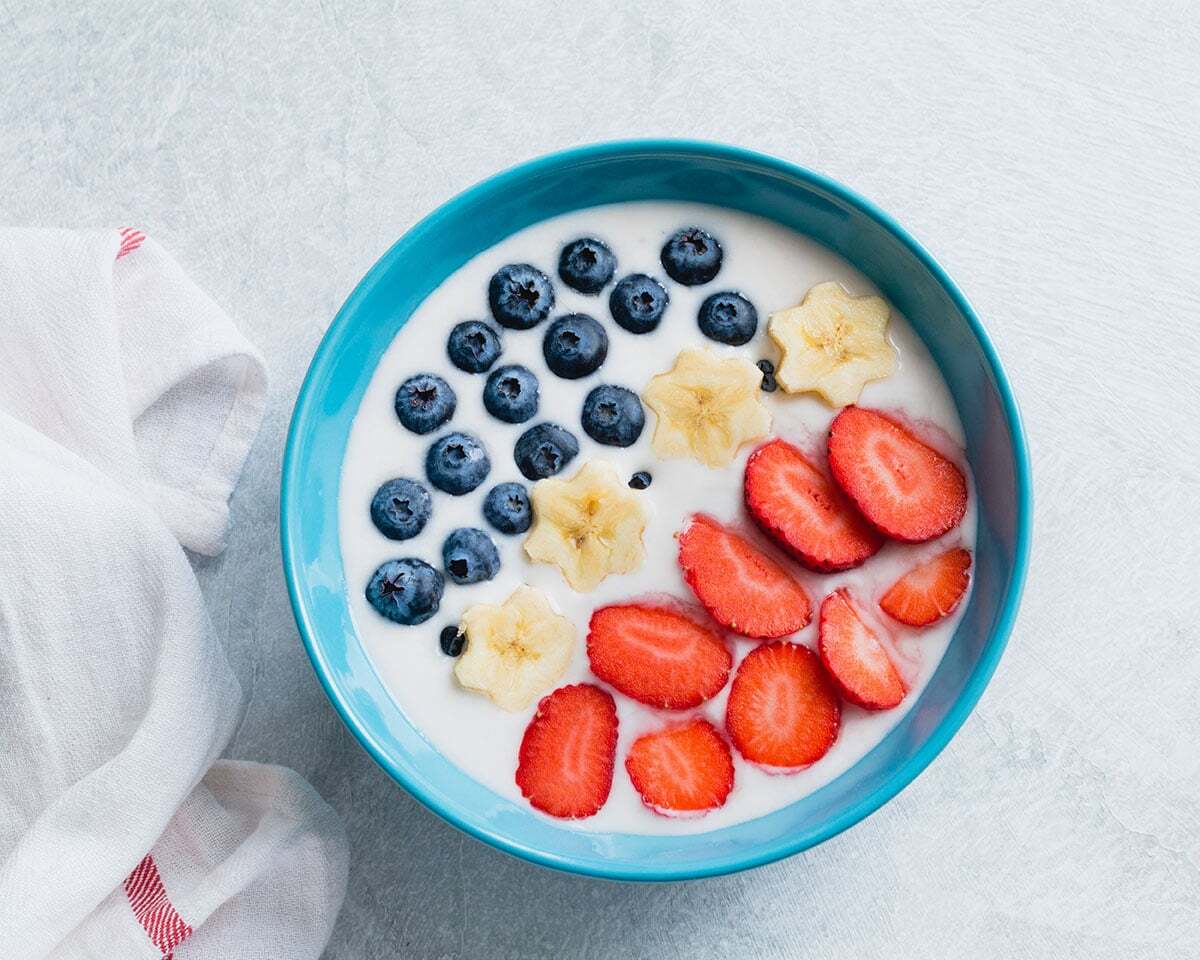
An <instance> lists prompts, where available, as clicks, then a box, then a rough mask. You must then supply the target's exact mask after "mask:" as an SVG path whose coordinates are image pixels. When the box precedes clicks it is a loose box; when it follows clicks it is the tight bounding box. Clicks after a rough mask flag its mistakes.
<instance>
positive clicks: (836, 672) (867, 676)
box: [817, 588, 908, 710]
mask: <svg viewBox="0 0 1200 960" xmlns="http://www.w3.org/2000/svg"><path fill="white" fill-rule="evenodd" d="M817 649H818V650H819V651H820V654H821V661H822V662H823V663H824V664H825V666H826V668H827V669H828V670H829V674H830V676H832V677H833V682H834V683H836V684H837V686H838V689H839V690H840V691H841V693H842V696H843V697H845V698H846V699H847V700H849V701H850V702H851V703H857V704H858V705H859V706H860V707H866V708H867V709H868V710H890V709H891V708H892V707H894V706H896V704H898V703H899V702H900V701H901V700H903V699H904V695H905V694H906V693H907V692H908V687H907V686H906V685H905V683H904V678H903V677H902V676H900V671H899V670H897V669H896V665H895V664H894V663H892V658H891V657H890V656H888V652H887V648H886V647H885V646H884V645H883V642H882V641H881V640H880V639H879V636H878V635H877V634H876V633H875V631H874V630H872V629H871V628H870V627H868V626H867V624H866V622H865V621H864V620H863V618H862V615H861V614H860V613H859V612H858V610H857V609H856V607H855V605H854V601H853V600H852V599H851V598H850V594H849V593H848V592H847V591H846V590H845V589H844V588H843V589H841V590H835V591H834V592H833V593H831V594H830V595H829V596H827V597H826V598H825V599H824V601H822V603H821V627H820V639H819V640H818V642H817Z"/></svg>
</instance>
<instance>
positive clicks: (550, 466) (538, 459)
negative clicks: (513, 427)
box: [513, 423, 579, 480]
mask: <svg viewBox="0 0 1200 960" xmlns="http://www.w3.org/2000/svg"><path fill="white" fill-rule="evenodd" d="M577 453H579V441H578V440H576V439H575V435H574V434H573V433H571V431H570V430H564V429H563V428H562V427H560V426H559V425H558V424H556V423H539V424H536V425H535V426H532V427H530V428H529V429H528V430H526V431H525V432H524V433H523V434H521V436H520V437H518V438H517V442H516V445H515V446H514V447H513V459H514V460H516V462H517V468H518V469H519V470H520V471H521V473H523V474H524V475H525V476H526V478H528V479H530V480H542V479H544V478H546V477H552V476H554V475H555V474H556V473H558V472H559V471H561V470H562V469H563V467H565V466H566V465H567V464H568V463H570V462H571V461H572V460H574V459H575V455H576V454H577Z"/></svg>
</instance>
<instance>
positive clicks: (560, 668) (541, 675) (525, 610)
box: [454, 586, 575, 713]
mask: <svg viewBox="0 0 1200 960" xmlns="http://www.w3.org/2000/svg"><path fill="white" fill-rule="evenodd" d="M459 630H460V631H461V632H462V633H465V634H466V636H467V649H466V650H465V651H464V652H463V654H462V656H461V657H459V658H458V662H457V663H456V664H455V665H454V676H455V677H457V678H458V682H459V684H460V685H462V686H463V687H464V688H466V689H467V690H472V691H474V692H475V693H482V694H485V695H486V696H488V697H490V698H491V700H492V702H493V703H494V704H496V706H498V707H499V708H500V709H501V710H507V711H509V712H510V713H515V712H517V711H520V710H524V709H525V708H526V707H528V706H529V705H530V704H531V703H533V701H534V700H536V699H537V698H538V696H540V695H541V694H542V693H544V692H546V691H547V690H549V689H550V688H551V687H553V686H554V685H555V684H556V683H558V681H559V680H560V679H561V677H562V675H563V673H564V672H565V671H566V669H567V665H568V664H569V663H570V662H571V654H572V652H573V650H574V646H575V624H573V623H572V622H571V621H570V620H568V619H567V618H566V617H564V616H561V615H560V614H557V613H555V612H554V610H553V608H552V607H551V606H550V600H549V598H547V596H546V595H545V594H544V593H542V591H541V590H537V589H535V588H533V587H527V586H521V587H517V589H516V590H514V591H513V593H512V595H511V596H510V597H509V598H508V599H507V600H505V601H504V603H503V604H501V605H500V606H496V605H495V604H487V603H477V604H475V606H473V607H470V608H469V609H468V610H467V612H466V613H464V614H463V617H462V623H461V624H460V625H459Z"/></svg>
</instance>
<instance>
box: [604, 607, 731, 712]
mask: <svg viewBox="0 0 1200 960" xmlns="http://www.w3.org/2000/svg"><path fill="white" fill-rule="evenodd" d="M587 654H588V660H589V661H590V662H591V666H592V673H594V674H595V675H596V676H597V677H599V678H600V679H601V680H603V681H604V682H605V683H607V684H609V685H610V686H612V687H615V688H616V689H617V690H620V691H621V693H623V694H625V696H627V697H632V698H633V699H634V700H637V701H640V702H641V703H646V704H649V705H650V706H652V707H658V708H660V709H662V710H686V709H688V708H690V707H695V706H699V705H700V704H701V703H703V702H704V701H705V700H707V699H709V698H710V697H713V696H716V694H717V692H718V691H720V690H721V688H722V687H724V686H725V683H726V681H727V680H728V679H729V671H730V670H731V669H732V668H733V657H732V656H731V655H730V653H729V648H728V647H726V645H725V641H724V639H723V638H722V637H721V635H720V634H719V633H717V632H716V631H715V630H712V629H710V628H709V627H708V626H706V625H704V624H700V623H697V622H696V621H695V620H693V619H692V618H691V617H689V616H687V615H685V614H683V613H681V612H679V611H676V610H672V609H670V608H668V607H651V606H645V605H638V604H623V605H619V606H612V607H601V608H600V609H599V610H597V611H596V612H595V613H593V614H592V620H591V624H590V626H589V628H588V637H587Z"/></svg>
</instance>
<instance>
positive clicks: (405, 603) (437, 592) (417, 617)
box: [367, 557, 446, 627]
mask: <svg viewBox="0 0 1200 960" xmlns="http://www.w3.org/2000/svg"><path fill="white" fill-rule="evenodd" d="M445 586H446V581H445V580H444V579H442V575H441V574H440V573H438V572H437V571H436V570H434V569H433V567H431V566H430V565H429V564H427V563H426V562H425V561H424V560H417V559H416V558H414V557H405V558H404V559H403V560H389V561H387V563H384V564H382V565H380V567H379V569H378V570H376V571H375V572H374V573H373V574H372V575H371V580H370V582H369V583H368V584H367V600H368V601H370V604H371V606H373V607H374V608H375V609H376V610H378V611H379V612H380V613H381V614H382V615H383V616H385V617H387V618H388V619H389V620H393V621H395V622H396V623H402V624H404V625H405V626H408V627H411V626H415V625H416V624H418V623H424V622H425V621H426V620H428V619H429V618H430V617H432V616H433V615H434V614H435V613H437V608H438V605H439V604H440V603H441V602H442V591H443V590H444V589H445Z"/></svg>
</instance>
